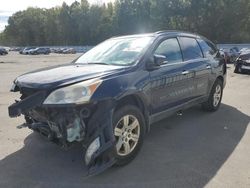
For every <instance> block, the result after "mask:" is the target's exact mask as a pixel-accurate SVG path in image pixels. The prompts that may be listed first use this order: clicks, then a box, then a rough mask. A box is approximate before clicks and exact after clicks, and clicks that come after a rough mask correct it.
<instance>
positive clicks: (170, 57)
mask: <svg viewBox="0 0 250 188" xmlns="http://www.w3.org/2000/svg"><path fill="white" fill-rule="evenodd" d="M153 55H162V56H165V57H166V64H163V65H161V66H160V67H159V68H158V69H156V70H153V71H151V72H150V79H151V109H152V114H155V113H158V112H162V111H164V110H167V109H169V108H171V107H174V106H177V105H181V104H183V103H185V102H187V101H188V100H190V99H191V98H192V97H193V95H194V90H195V85H194V84H193V82H194V71H192V70H189V68H188V66H187V64H186V63H185V62H184V61H183V57H182V53H181V49H180V45H179V42H178V40H177V38H167V39H163V40H162V41H161V42H160V44H159V45H158V47H157V48H156V50H155V51H154V52H153Z"/></svg>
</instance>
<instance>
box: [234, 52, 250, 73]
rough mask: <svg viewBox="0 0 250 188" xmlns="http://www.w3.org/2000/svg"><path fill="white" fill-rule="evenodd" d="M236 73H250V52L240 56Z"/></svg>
mask: <svg viewBox="0 0 250 188" xmlns="http://www.w3.org/2000/svg"><path fill="white" fill-rule="evenodd" d="M234 66H235V69H234V72H235V73H243V72H246V71H248V72H249V71H250V52H249V51H246V52H245V53H242V54H240V56H239V57H238V58H237V60H236V61H235V64H234Z"/></svg>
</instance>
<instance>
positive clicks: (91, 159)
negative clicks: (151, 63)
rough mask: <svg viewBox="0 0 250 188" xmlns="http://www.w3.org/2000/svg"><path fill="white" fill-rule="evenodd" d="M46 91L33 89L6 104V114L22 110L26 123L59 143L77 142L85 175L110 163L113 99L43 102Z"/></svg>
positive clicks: (112, 149)
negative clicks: (85, 169)
mask: <svg viewBox="0 0 250 188" xmlns="http://www.w3.org/2000/svg"><path fill="white" fill-rule="evenodd" d="M45 97H46V94H45V93H43V92H38V93H35V94H33V95H31V96H29V97H27V98H25V99H23V100H21V101H19V102H18V101H17V102H16V103H14V104H13V105H11V106H10V107H9V116H10V117H17V116H20V115H21V114H23V115H24V116H25V119H26V126H27V127H29V128H30V129H32V130H34V131H37V132H39V133H41V134H42V135H43V136H46V137H47V138H48V139H49V140H50V141H53V142H55V143H57V144H59V145H60V146H62V147H64V148H65V147H69V146H70V145H72V144H74V143H76V142H80V143H81V144H82V145H83V150H84V152H83V154H84V155H83V159H84V162H85V164H86V166H87V169H88V175H94V174H97V173H100V172H102V171H104V170H105V169H107V168H108V167H110V166H112V165H113V164H114V163H115V159H114V157H113V155H112V153H113V152H114V144H115V138H114V134H113V128H112V113H113V107H114V102H113V100H106V101H101V102H98V103H97V102H96V103H94V104H83V105H49V106H47V105H43V104H42V103H43V101H44V99H45Z"/></svg>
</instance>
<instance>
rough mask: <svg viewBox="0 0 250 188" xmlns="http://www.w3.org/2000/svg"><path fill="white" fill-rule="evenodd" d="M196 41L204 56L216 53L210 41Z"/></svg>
mask: <svg viewBox="0 0 250 188" xmlns="http://www.w3.org/2000/svg"><path fill="white" fill-rule="evenodd" d="M198 42H199V44H200V46H201V49H202V51H203V54H204V56H205V57H214V56H215V55H216V54H217V49H216V47H215V46H214V45H213V44H212V43H210V42H208V41H204V40H201V39H198Z"/></svg>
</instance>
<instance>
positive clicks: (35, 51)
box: [28, 47, 51, 55]
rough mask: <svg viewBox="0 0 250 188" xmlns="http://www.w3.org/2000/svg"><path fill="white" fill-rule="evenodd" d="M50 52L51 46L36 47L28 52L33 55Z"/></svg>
mask: <svg viewBox="0 0 250 188" xmlns="http://www.w3.org/2000/svg"><path fill="white" fill-rule="evenodd" d="M50 53H51V51H50V48H44V47H40V48H35V49H31V50H29V51H28V54H31V55H39V54H44V55H48V54H50Z"/></svg>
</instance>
